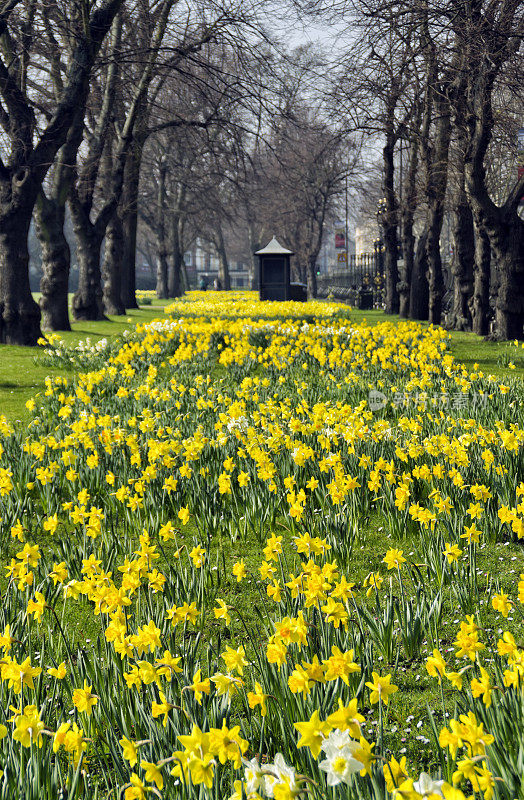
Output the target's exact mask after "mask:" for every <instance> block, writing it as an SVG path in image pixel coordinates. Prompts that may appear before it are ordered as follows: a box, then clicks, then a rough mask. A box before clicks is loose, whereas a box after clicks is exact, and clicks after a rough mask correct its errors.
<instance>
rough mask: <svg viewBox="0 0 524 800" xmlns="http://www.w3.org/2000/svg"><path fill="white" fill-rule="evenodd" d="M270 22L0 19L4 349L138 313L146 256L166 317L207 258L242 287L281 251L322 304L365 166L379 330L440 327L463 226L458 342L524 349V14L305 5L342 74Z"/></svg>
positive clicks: (152, 12)
mask: <svg viewBox="0 0 524 800" xmlns="http://www.w3.org/2000/svg"><path fill="white" fill-rule="evenodd" d="M271 9H272V6H271V4H267V5H266V0H252V1H251V2H249V3H247V2H246V0H204V2H201V1H199V2H191V0H187V1H186V2H180V0H97V2H95V3H93V2H91V1H90V2H88V1H87V0H6V2H5V3H4V4H3V5H2V7H1V8H0V143H1V151H0V342H4V343H14V344H28V345H30V344H35V343H36V341H37V339H38V338H39V336H40V331H41V329H45V330H67V329H68V328H69V327H70V316H71V317H72V318H73V319H74V320H96V319H101V318H103V317H104V315H106V314H123V313H125V311H126V309H128V308H133V307H136V296H135V292H136V284H135V276H136V260H137V252H140V253H143V254H145V257H146V258H147V260H148V261H149V263H150V264H152V265H154V269H155V273H156V278H157V281H156V285H157V294H158V296H159V297H177V296H180V295H181V294H182V293H183V291H184V290H185V288H187V283H188V282H187V270H186V265H185V263H184V253H185V252H187V251H188V250H189V249H190V248H191V247H192V246H193V245H194V244H195V242H196V241H197V239H198V241H199V242H200V243H202V242H205V243H207V245H208V247H209V248H210V250H212V251H213V252H214V253H215V254H216V255H217V257H218V260H219V264H220V267H219V276H220V279H221V283H222V286H223V288H229V286H230V277H229V264H230V262H231V260H232V257H233V252H238V250H239V247H240V249H241V251H242V252H243V253H244V255H245V256H249V254H252V253H253V252H254V251H255V250H256V249H258V248H259V247H260V246H261V245H264V244H265V243H266V242H267V241H268V240H269V239H270V238H271V237H272V236H273V235H277V236H278V238H279V239H280V241H281V243H282V244H284V245H285V246H287V247H289V248H290V249H292V250H293V251H294V252H295V253H296V256H295V259H294V267H293V269H294V276H293V277H294V279H295V280H300V281H303V282H305V283H307V286H308V292H309V295H310V296H315V295H316V293H317V285H316V275H317V261H318V256H319V253H320V249H321V246H322V242H323V239H324V237H325V231H326V227H327V226H328V224H329V223H332V222H333V221H335V220H336V219H337V218H340V216H341V215H342V214H343V198H344V192H345V187H346V186H347V184H348V182H349V184H350V187H351V190H352V193H353V194H354V193H355V192H357V191H358V190H360V191H361V192H362V193H363V194H364V195H365V193H366V191H365V190H366V182H368V183H369V180H370V177H369V174H368V168H367V164H368V163H369V160H370V158H371V159H374V161H375V166H377V164H378V166H379V168H380V185H381V189H380V193H379V194H380V202H379V203H378V204H376V209H375V212H374V213H375V216H376V219H377V220H378V224H379V226H380V231H381V239H382V243H383V247H384V264H385V273H386V274H385V277H386V282H385V284H386V293H385V310H386V312H387V313H400V315H401V316H402V317H410V318H413V319H427V320H429V321H430V322H433V323H440V322H443V321H444V300H445V294H446V285H445V271H444V266H443V263H442V247H441V238H442V229H443V222H444V218H445V215H448V217H449V218H450V219H451V232H452V237H453V256H452V260H451V283H452V286H451V293H452V298H451V302H450V303H449V304H448V305H449V308H447V309H446V310H447V314H446V322H447V324H449V325H450V326H451V327H455V328H458V329H472V330H474V331H476V332H477V333H481V334H487V333H488V332H489V330H490V323H491V327H492V328H493V330H494V333H495V334H496V335H497V336H500V337H502V338H515V337H522V335H523V325H524V221H523V218H522V206H520V205H519V204H520V199H521V198H522V197H524V176H522V177H520V179H519V178H518V177H517V130H518V129H519V128H521V127H524V117H523V116H522V108H523V107H524V103H523V99H524V98H523V94H524V82H523V69H522V64H523V55H522V51H523V46H522V40H523V36H524V9H523V6H522V2H520V1H519V2H517V0H447V2H444V3H442V2H437V0H410V2H392V0H366V1H365V2H358V3H357V2H345V0H308V1H307V2H305V1H304V2H302V1H301V0H295V5H294V12H293V13H294V14H298V15H303V17H304V18H305V19H313V20H315V21H317V22H318V20H324V21H326V22H329V20H336V22H337V25H338V26H339V27H340V26H341V25H342V27H343V28H344V30H342V33H341V37H340V41H341V42H342V43H343V48H342V50H340V48H339V50H338V56H337V58H336V59H333V58H330V59H328V58H327V55H324V54H323V53H322V52H321V51H320V50H319V49H317V48H313V47H311V46H300V47H297V48H295V49H291V50H290V49H289V48H286V46H285V44H283V43H282V42H280V41H276V40H275V39H274V37H273V36H272V34H271V32H268V30H267V28H266V27H265V25H264V24H263V23H264V21H266V22H267V17H268V15H270V14H271V13H272V11H271ZM344 42H346V43H347V45H346V44H344ZM30 232H31V236H33V237H36V241H37V242H38V251H39V258H40V260H41V269H42V277H41V282H40V290H41V296H40V299H39V303H38V304H37V303H36V302H35V300H34V299H33V295H32V293H31V287H30V282H29V246H28V240H29V237H30ZM239 242H240V243H241V244H240V245H239ZM72 249H74V259H75V263H76V265H77V268H78V282H77V283H78V285H77V288H76V291H75V293H74V296H73V300H72V305H71V306H70V304H69V302H68V291H69V290H70V285H71V284H70V272H71V264H72Z"/></svg>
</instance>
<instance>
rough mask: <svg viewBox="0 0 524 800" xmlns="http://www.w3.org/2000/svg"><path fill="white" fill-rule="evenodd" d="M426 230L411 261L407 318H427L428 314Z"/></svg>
mask: <svg viewBox="0 0 524 800" xmlns="http://www.w3.org/2000/svg"><path fill="white" fill-rule="evenodd" d="M426 242H427V231H426V230H425V231H424V232H423V233H422V234H421V235H420V237H419V240H418V242H417V247H416V251H415V259H414V262H413V274H412V276H411V291H410V297H409V318H410V319H419V320H427V319H428V316H429V285H428V275H427V273H428V259H427V251H426Z"/></svg>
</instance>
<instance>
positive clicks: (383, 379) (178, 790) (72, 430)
mask: <svg viewBox="0 0 524 800" xmlns="http://www.w3.org/2000/svg"><path fill="white" fill-rule="evenodd" d="M225 301H227V302H225ZM162 310H163V309H161V308H158V307H148V308H147V309H142V310H140V311H135V312H133V313H132V314H130V315H129V318H130V319H132V320H133V321H134V322H140V323H142V322H148V321H150V320H151V319H153V318H154V317H158V312H159V311H162ZM306 310H307V312H308V316H307V317H306V318H305V319H304V318H302V314H303V313H304V311H306ZM170 312H171V314H172V317H169V316H165V315H164V316H163V319H164V322H163V323H162V324H159V325H156V326H155V327H154V329H147V328H143V327H140V330H138V331H137V332H136V333H134V334H131V335H130V336H128V337H126V339H125V341H124V340H123V339H121V338H119V339H118V346H115V347H113V348H111V347H109V348H108V349H107V350H106V351H105V352H104V354H103V355H100V354H98V353H97V351H96V349H93V350H92V351H91V352H85V351H84V352H83V353H78V352H76V353H74V351H71V352H72V355H73V356H74V359H75V364H74V367H73V368H72V369H68V370H66V371H64V369H63V363H65V362H64V360H63V355H60V353H58V352H57V355H56V358H55V362H56V363H55V365H54V366H47V367H44V366H43V365H42V364H39V363H38V359H39V358H41V355H39V353H40V352H41V351H39V350H33V351H31V353H30V354H29V351H28V350H26V351H25V354H24V352H18V351H19V350H20V351H21V350H22V349H21V348H4V350H3V352H8V353H9V354H11V358H12V359H13V360H12V363H11V366H10V369H9V371H7V368H6V367H5V366H4V364H3V369H6V372H4V375H5V376H6V380H7V379H8V376H9V375H13V374H17V375H18V374H20V372H21V369H22V366H25V372H24V373H23V383H22V382H20V383H19V382H18V380H17V382H16V385H15V386H11V387H9V386H8V387H6V389H5V390H4V397H6V395H7V397H8V399H9V401H10V403H9V402H8V403H6V405H5V406H4V407H5V408H6V410H7V412H9V413H7V414H6V416H7V417H8V419H10V420H17V419H21V420H22V421H23V422H24V427H20V428H19V429H18V430H16V431H14V432H13V431H12V430H11V429H10V427H9V425H7V424H5V423H4V424H2V428H1V430H0V445H1V450H0V452H1V454H2V458H1V461H0V495H1V496H2V503H3V511H2V515H1V516H2V521H1V523H0V524H1V539H0V546H1V547H2V559H3V563H4V564H5V566H6V570H5V571H6V573H7V575H6V577H5V578H4V579H3V580H2V581H1V582H0V589H1V591H2V596H3V605H2V608H1V610H0V615H1V616H2V617H3V619H1V620H0V631H1V629H2V626H5V625H9V626H10V628H5V629H4V634H3V636H2V635H0V646H2V647H3V648H4V660H3V666H2V670H1V673H0V675H1V680H0V692H2V695H3V701H4V704H3V707H4V708H7V707H11V710H12V712H13V715H12V717H10V719H8V718H7V716H6V718H5V720H1V719H0V723H1V722H5V724H6V735H5V736H4V738H3V739H2V740H1V741H0V767H1V768H2V769H4V774H5V775H6V776H7V777H5V778H4V780H3V783H2V782H1V781H0V799H1V798H4V797H6V798H7V797H11V796H15V795H14V794H13V792H15V793H16V796H20V797H22V796H23V797H24V798H27V800H29V798H31V800H32V799H33V798H35V800H36V798H37V797H38V798H40V797H54V796H56V795H57V794H58V793H59V792H60V791H61V790H62V789H63V788H64V787H65V786H67V787H68V792H69V794H68V796H69V797H70V798H80V797H85V798H87V797H93V796H96V797H98V798H109V797H124V796H125V800H135V798H139V800H143V798H144V797H146V796H148V795H151V796H153V795H154V794H155V793H157V794H158V793H160V794H161V796H162V797H165V798H166V800H169V799H170V798H175V797H176V798H177V800H178V799H179V798H182V800H184V799H185V798H187V800H197V798H198V800H204V798H214V800H218V798H220V799H222V798H226V800H227V799H228V798H234V800H244V798H248V800H251V798H253V800H254V794H253V792H254V791H255V789H254V788H253V787H254V786H255V787H258V788H257V792H258V793H259V795H260V796H261V797H262V798H265V797H270V798H271V797H275V798H277V800H278V797H280V798H286V800H287V798H291V797H298V796H305V794H304V792H305V789H306V788H307V789H308V791H309V793H310V797H311V798H313V800H320V798H325V797H329V796H333V797H334V798H336V800H339V798H340V799H342V798H347V800H368V798H373V799H374V800H386V799H387V798H393V797H394V798H395V800H400V798H404V797H405V798H409V800H422V798H424V797H426V798H427V797H432V798H433V800H434V798H436V797H442V796H444V797H445V798H446V800H463V799H464V798H465V797H466V796H468V795H470V794H471V792H472V791H475V792H476V796H477V797H479V798H485V800H491V798H492V797H493V798H495V799H496V800H513V798H516V797H519V798H521V797H523V793H522V787H521V772H522V770H521V755H520V753H521V752H524V739H523V734H522V730H524V727H523V725H522V723H523V722H524V699H523V694H522V692H521V691H520V676H521V675H522V674H524V667H522V672H521V665H522V664H524V651H522V650H521V649H520V648H521V647H522V645H521V643H520V638H521V637H520V629H521V624H522V611H521V607H522V603H523V602H524V580H520V578H519V576H520V575H521V573H524V554H523V551H522V546H521V539H522V538H524V518H523V516H524V508H523V504H522V502H521V499H522V495H523V494H524V463H523V460H522V455H521V448H522V446H523V444H522V443H523V441H524V429H523V425H524V419H523V408H524V405H523V403H522V399H523V397H522V394H523V388H522V383H521V373H522V365H521V363H520V362H519V361H518V360H517V359H518V357H517V355H515V353H516V352H517V351H516V349H515V348H514V347H513V346H512V345H507V344H506V345H499V344H497V345H495V344H491V343H486V342H483V341H482V340H480V339H478V337H474V336H472V335H470V334H450V335H449V336H448V335H447V334H445V333H444V332H442V331H440V330H439V329H430V328H428V326H421V325H414V324H411V323H401V322H399V321H398V320H389V321H387V318H385V317H384V315H381V314H379V313H378V312H365V313H364V312H356V311H355V312H351V317H350V324H349V325H348V320H347V312H346V309H344V308H342V307H336V306H330V305H329V304H322V303H318V304H314V305H308V306H307V307H305V308H304V307H300V306H298V307H297V306H293V307H291V306H283V305H280V304H271V305H268V304H266V305H260V304H258V303H257V302H256V301H255V300H254V299H253V298H252V297H251V296H249V298H247V299H246V296H243V295H241V294H238V293H232V294H231V295H217V294H215V293H208V294H207V296H205V297H202V295H201V294H200V293H194V295H192V296H191V297H190V298H189V299H188V300H187V301H183V302H178V303H176V304H174V305H173V306H172V307H171V309H170ZM193 312H194V313H193ZM183 315H186V316H187V317H191V319H189V318H187V319H182V320H181V322H180V323H179V322H177V320H178V319H179V318H180V317H182V316H183ZM194 315H195V316H194ZM364 318H365V319H366V320H367V322H368V323H369V324H368V325H364V324H363V321H364ZM385 321H386V324H383V323H384V322H385ZM128 327H130V323H129V322H128V321H127V319H125V320H124V319H122V318H120V319H118V320H114V321H110V322H103V323H92V324H90V325H86V324H83V325H81V326H78V328H75V330H74V331H73V333H71V334H67V335H66V336H64V339H66V337H67V342H68V344H70V345H74V344H76V343H77V342H78V341H79V340H82V339H85V337H86V336H89V337H90V338H91V340H92V341H95V340H96V339H99V338H103V337H109V336H111V334H112V333H115V334H121V333H122V331H123V330H124V329H125V328H128ZM115 341H116V339H115ZM466 355H467V359H466V358H465V356H466ZM452 356H455V359H456V360H454V359H453V357H452ZM24 358H25V359H26V360H25V361H24ZM512 358H513V359H514V363H515V365H516V369H514V370H513V369H511V368H510V367H509V362H510V359H512ZM17 359H18V360H17ZM2 363H3V362H2ZM461 364H462V365H463V366H461ZM477 365H478V366H477ZM481 373H482V374H481ZM46 375H52V376H54V381H53V382H52V383H48V391H47V392H46V393H45V394H44V393H43V392H42V379H43V377H44V376H46ZM489 375H492V376H493V377H492V378H489V377H488V376H489ZM64 376H65V377H67V379H68V382H67V385H64V384H63V382H62V381H61V378H62V377H64ZM75 376H76V377H75ZM13 383H15V381H14V380H13ZM39 390H40V392H39ZM370 390H378V391H380V392H381V393H383V396H384V398H385V404H384V405H383V406H381V407H379V408H378V409H377V410H375V411H369V410H368V408H367V404H368V403H369V399H370V398H369V392H370ZM400 393H404V394H407V395H409V397H410V398H411V400H410V403H409V404H407V405H399V404H398V403H397V401H396V399H395V398H396V397H397V396H398V395H399V394H400ZM30 394H33V395H35V394H38V399H37V403H36V405H35V407H34V408H32V409H31V410H30V409H29V408H26V406H25V401H26V399H27V398H28V397H29V395H30ZM457 397H459V398H462V400H461V402H460V403H459V402H456V403H455V399H456V398H457ZM478 397H482V398H484V402H482V403H480V404H477V403H476V399H477V398H478ZM41 668H43V669H42V671H40V670H41ZM31 670H33V672H31ZM391 687H392V688H391ZM21 694H23V697H21ZM460 714H462V715H466V716H463V717H460ZM35 715H36V716H35ZM467 715H469V716H467ZM459 717H460V719H459ZM40 720H42V723H40ZM73 723H74V724H73ZM40 724H41V725H42V729H41V728H39V725H40ZM44 726H45V729H44ZM75 726H77V727H75ZM42 730H44V732H42ZM11 731H12V733H11ZM24 731H25V733H24ZM27 731H30V733H27ZM0 732H1V728H0ZM32 743H33V744H34V743H36V744H38V747H34V746H31V745H32ZM54 753H56V755H55V754H54ZM278 753H280V754H282V756H278V755H277V754H278ZM373 753H375V754H376V756H375V757H373ZM241 755H243V756H244V761H243V762H242V761H241V758H240V756H241ZM281 758H283V759H284V761H285V765H284V762H283V761H282V760H280V759H281ZM337 759H338V760H337ZM248 760H249V764H248V765H247V766H246V764H247V762H248ZM86 770H87V771H86ZM422 771H425V772H427V773H429V774H430V775H431V776H432V779H431V780H430V778H429V777H428V778H427V779H426V778H422V777H419V773H421V772H422ZM22 775H24V776H25V777H24V779H23V790H22V789H20V788H19V787H20V785H21V781H22V778H21V776H22ZM257 776H258V777H257ZM326 780H327V781H328V783H327V784H326ZM428 781H429V783H428ZM442 781H444V783H442ZM273 783H274V784H275V786H273ZM452 784H455V785H456V788H455V789H454V788H452ZM431 785H432V786H433V790H432V792H430V789H428V788H427V787H428V786H431ZM331 786H334V787H335V788H334V789H333V790H332V789H331V788H328V787H331ZM417 787H418V788H417ZM424 787H426V789H424ZM459 787H460V788H459ZM463 792H464V793H463Z"/></svg>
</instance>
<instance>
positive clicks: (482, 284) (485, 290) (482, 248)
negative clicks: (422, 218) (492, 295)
mask: <svg viewBox="0 0 524 800" xmlns="http://www.w3.org/2000/svg"><path fill="white" fill-rule="evenodd" d="M473 225H474V233H475V264H474V272H473V297H472V298H471V319H472V325H471V326H472V329H473V332H474V333H477V334H478V335H479V336H487V335H488V333H489V314H490V306H489V288H490V277H491V274H490V273H491V245H490V242H489V236H488V234H487V233H486V230H485V228H484V226H483V225H482V223H481V221H480V220H479V219H477V217H476V216H474V218H473Z"/></svg>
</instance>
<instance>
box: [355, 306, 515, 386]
mask: <svg viewBox="0 0 524 800" xmlns="http://www.w3.org/2000/svg"><path fill="white" fill-rule="evenodd" d="M351 318H352V319H354V320H355V322H362V321H363V320H366V321H367V322H368V323H369V324H370V325H378V324H379V323H381V322H386V321H391V322H399V321H400V317H399V316H397V315H394V314H392V315H389V314H388V315H386V314H384V312H383V311H375V310H374V311H358V310H357V309H353V310H352V311H351ZM418 324H420V325H425V326H427V324H428V323H427V322H420V323H418ZM449 347H450V350H451V352H452V353H453V356H454V357H455V359H456V360H457V361H460V362H461V363H462V364H464V366H466V367H467V368H468V370H469V371H473V369H474V364H478V365H479V369H480V370H482V372H484V374H485V375H495V376H496V377H497V378H502V379H504V378H509V377H510V376H513V377H519V378H524V350H522V349H520V350H519V349H517V348H516V347H515V345H514V344H513V342H490V341H487V340H486V339H484V338H483V337H482V336H477V334H475V333H464V332H462V331H449ZM509 363H513V364H514V365H515V369H511V368H510V367H508V364H509Z"/></svg>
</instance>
